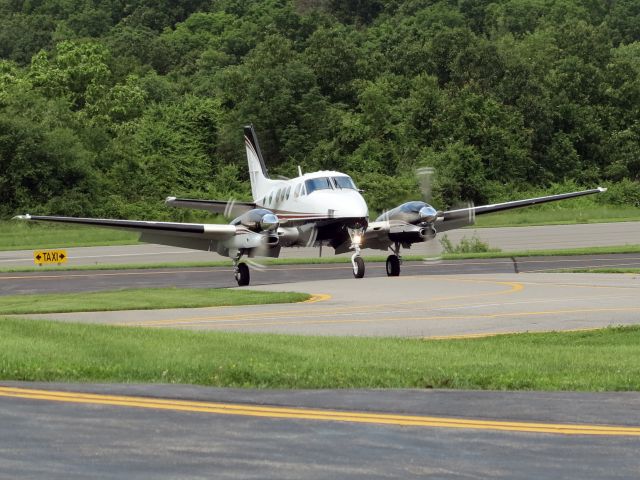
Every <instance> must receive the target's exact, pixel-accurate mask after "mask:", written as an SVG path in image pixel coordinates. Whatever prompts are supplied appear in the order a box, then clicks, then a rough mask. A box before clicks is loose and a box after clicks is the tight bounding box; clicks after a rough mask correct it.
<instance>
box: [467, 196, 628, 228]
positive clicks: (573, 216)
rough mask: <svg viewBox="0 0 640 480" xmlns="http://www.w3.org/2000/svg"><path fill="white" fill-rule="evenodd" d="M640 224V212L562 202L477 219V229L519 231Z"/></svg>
mask: <svg viewBox="0 0 640 480" xmlns="http://www.w3.org/2000/svg"><path fill="white" fill-rule="evenodd" d="M637 221H640V208H637V207H623V206H611V205H604V206H603V205H595V204H591V205H585V206H583V205H576V206H568V207H567V206H563V205H562V202H561V203H557V204H547V205H544V206H538V207H528V208H523V209H520V210H509V211H506V212H501V213H492V214H490V215H480V216H478V217H477V218H476V224H475V227H478V228H484V227H518V226H531V225H566V224H575V223H610V222H637Z"/></svg>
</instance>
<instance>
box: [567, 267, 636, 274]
mask: <svg viewBox="0 0 640 480" xmlns="http://www.w3.org/2000/svg"><path fill="white" fill-rule="evenodd" d="M558 271H559V272H562V273H640V268H611V267H609V268H582V269H580V268H571V269H564V268H563V269H561V270H558Z"/></svg>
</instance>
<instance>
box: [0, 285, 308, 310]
mask: <svg viewBox="0 0 640 480" xmlns="http://www.w3.org/2000/svg"><path fill="white" fill-rule="evenodd" d="M309 297H310V295H307V294H306V293H294V292H260V291H252V290H228V289H219V288H217V289H209V288H207V289H205V288H137V289H130V290H116V291H107V292H90V293H86V292H85V293H55V294H43V295H10V296H0V314H4V315H9V314H28V313H60V312H98V311H107V310H149V309H159V308H191V307H218V306H223V305H256V304H266V303H291V302H301V301H304V300H307V299H309Z"/></svg>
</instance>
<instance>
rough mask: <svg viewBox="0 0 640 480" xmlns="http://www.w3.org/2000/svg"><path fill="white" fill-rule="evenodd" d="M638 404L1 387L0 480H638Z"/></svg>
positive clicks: (552, 398)
mask: <svg viewBox="0 0 640 480" xmlns="http://www.w3.org/2000/svg"><path fill="white" fill-rule="evenodd" d="M639 412H640V395H639V394H638V393H574V392H556V393H549V392H539V393H538V392H482V391H479V392H469V391H438V390H433V391H429V390H422V391H419V390H388V391H380V390H355V391H354V390H351V391H343V390H316V391H265V390H234V389H216V388H204V387H191V386H175V385H172V386H165V385H65V384H38V383H35V384H34V383H29V384H25V383H18V382H0V425H2V427H3V434H2V435H0V477H1V478H43V477H46V478H49V479H74V478H100V479H115V478H260V479H268V478H274V479H275V478H277V479H287V478H291V479H299V478H309V479H315V478H345V479H384V478H425V477H431V478H509V479H520V478H522V479H530V478H564V479H601V478H625V479H626V478H629V479H631V478H637V474H638V472H639V471H640V458H639V457H638V455H637V452H638V448H639V447H640V427H639V426H640V414H639Z"/></svg>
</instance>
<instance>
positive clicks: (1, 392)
mask: <svg viewBox="0 0 640 480" xmlns="http://www.w3.org/2000/svg"><path fill="white" fill-rule="evenodd" d="M0 397H13V398H25V399H32V400H43V401H53V402H64V403H78V404H88V405H111V406H120V407H132V408H148V409H156V410H172V411H180V412H200V413H210V414H220V415H239V416H250V417H266V418H283V419H293V420H316V421H330V422H348V423H366V424H378V425H396V426H415V427H436V428H458V429H472V430H497V431H510V432H528V433H551V434H563V435H611V436H640V427H636V426H618V425H588V424H564V423H541V422H540V423H538V422H510V421H500V420H479V419H465V418H452V417H431V416H417V415H398V414H386V413H369V412H355V411H337V410H321V409H312V408H289V407H277V406H258V405H250V404H234V403H217V402H199V401H184V400H168V399H159V398H148V397H133V396H120V395H99V394H90V393H81V392H60V391H48V390H36V389H24V388H13V387H0Z"/></svg>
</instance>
